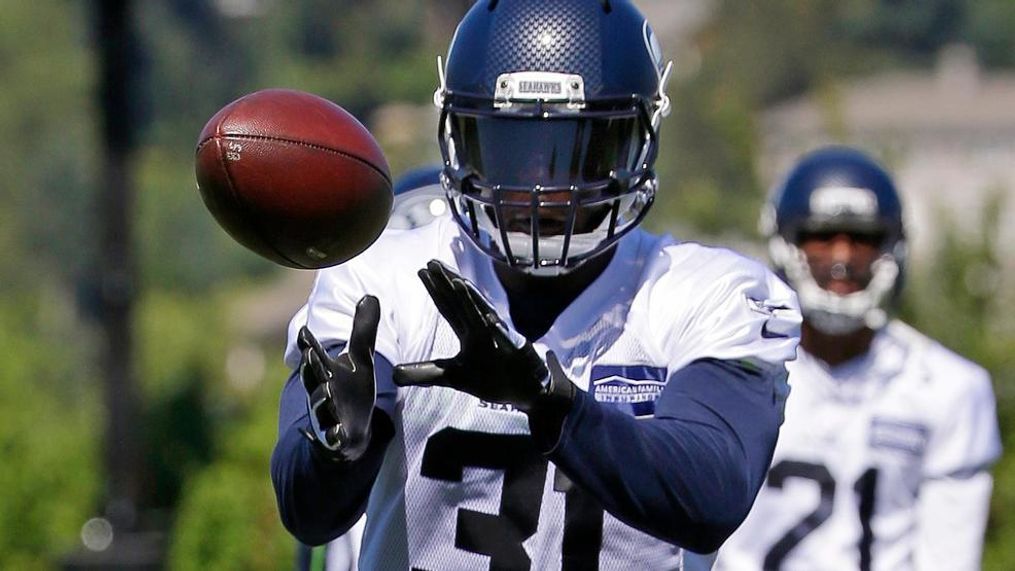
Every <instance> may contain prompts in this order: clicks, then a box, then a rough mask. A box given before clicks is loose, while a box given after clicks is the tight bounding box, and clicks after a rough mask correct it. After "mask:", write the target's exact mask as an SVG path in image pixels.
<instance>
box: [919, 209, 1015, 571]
mask: <svg viewBox="0 0 1015 571" xmlns="http://www.w3.org/2000/svg"><path fill="white" fill-rule="evenodd" d="M1001 207H1002V201H1001V198H1000V195H996V196H995V198H994V199H993V200H991V201H988V203H987V204H986V205H985V207H984V209H983V212H982V224H981V226H980V229H979V231H978V232H975V233H972V234H970V233H963V232H961V231H960V230H959V229H958V228H957V227H956V225H955V222H954V220H952V219H950V218H949V217H947V216H945V215H943V214H942V215H941V219H942V221H941V224H940V225H939V227H940V228H941V233H940V237H939V239H938V245H939V246H938V250H937V252H936V254H935V256H934V258H933V259H932V260H930V261H928V262H924V263H922V264H921V265H920V266H919V267H917V268H914V270H915V271H914V272H913V274H915V275H914V276H913V279H912V283H910V284H909V286H908V287H907V291H906V293H905V297H904V300H905V304H904V307H903V317H904V318H906V319H907V320H908V321H910V322H911V323H912V324H913V325H915V326H916V327H917V328H919V329H920V330H922V331H924V332H925V333H927V334H928V335H930V336H932V337H934V338H935V339H937V340H939V341H941V342H942V343H943V344H944V345H945V346H947V347H949V348H951V349H953V350H955V351H957V352H958V353H959V354H961V355H963V356H965V357H967V358H969V359H972V360H973V361H975V362H977V363H979V364H980V365H982V366H983V367H985V368H986V369H987V370H988V371H989V372H990V374H991V377H992V379H993V381H994V387H995V392H996V393H997V397H998V417H999V422H1000V426H1001V437H1002V441H1003V442H1007V443H1010V442H1011V441H1012V438H1013V437H1015V390H1013V389H1015V329H1013V327H1012V323H1013V322H1015V311H1012V309H1011V308H1012V304H1011V302H1012V301H1013V300H1012V299H1011V291H1012V289H1011V287H1010V284H1009V285H1008V287H1006V285H1005V284H1006V281H1008V280H1010V279H1011V276H1005V275H1004V274H1003V268H1002V266H1001V258H1000V252H999V251H998V245H999V240H998V237H999V235H1000V233H999V231H1000V219H999V214H1000V213H1001V212H1002V211H1003V210H1002V208H1001ZM1005 292H1008V293H1007V294H1006V293H1005ZM994 474H995V487H994V496H993V501H992V505H991V519H990V526H989V528H988V533H987V541H986V545H985V553H984V568H985V569H1011V568H1013V567H1015V545H1013V544H1012V543H1011V542H1010V541H1008V540H1007V539H1008V538H1010V537H1012V534H1015V517H1013V516H1012V513H1013V511H1015V461H1013V456H1012V455H1011V454H1007V455H1005V456H1004V457H1003V458H1002V459H1001V461H1000V462H999V464H998V465H997V466H996V467H995V469H994Z"/></svg>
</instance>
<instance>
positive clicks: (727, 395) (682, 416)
mask: <svg viewBox="0 0 1015 571" xmlns="http://www.w3.org/2000/svg"><path fill="white" fill-rule="evenodd" d="M777 382H784V381H782V380H781V378H780V376H779V375H776V374H773V373H772V372H771V371H769V372H763V371H760V370H757V369H755V368H753V367H749V366H746V365H743V364H740V363H736V362H733V361H721V360H716V359H703V360H699V361H695V362H694V363H691V364H690V365H688V366H687V367H684V368H683V369H681V370H679V371H677V372H675V373H674V374H672V375H671V376H670V379H669V381H668V382H667V386H666V388H665V389H664V391H663V393H662V394H661V395H660V397H659V399H658V400H657V401H656V411H655V415H654V417H652V418H647V419H636V418H634V417H633V416H631V415H630V414H629V413H625V412H623V411H621V410H619V409H616V408H614V407H612V406H611V405H609V404H604V403H599V402H596V401H595V400H594V399H593V398H592V397H590V396H589V395H588V393H585V392H584V391H577V396H576V399H575V401H574V405H573V407H572V409H571V411H570V413H569V414H568V415H567V419H566V420H565V422H564V426H563V429H562V431H561V433H560V439H559V440H557V441H556V443H555V444H556V445H555V446H554V445H553V444H552V443H551V444H550V446H553V450H552V451H551V452H549V454H548V456H549V458H550V459H551V460H552V461H553V462H554V463H555V464H556V465H557V467H558V469H560V470H561V471H563V472H564V474H566V475H567V476H568V477H569V478H570V479H571V480H572V481H573V482H575V483H577V484H578V485H579V486H581V487H583V488H584V489H585V490H586V491H587V492H589V493H591V494H592V495H593V496H594V497H595V498H597V499H598V500H599V501H600V502H601V503H602V505H603V507H604V508H605V509H606V511H608V512H609V513H611V514H613V515H614V516H615V517H617V518H618V519H620V520H621V521H624V522H625V523H627V524H628V525H631V526H633V527H636V528H638V529H641V530H643V531H645V532H646V533H649V534H651V535H653V536H655V537H657V538H659V539H662V540H665V541H669V542H671V543H674V544H677V545H680V546H682V547H685V548H687V549H690V550H692V551H696V552H699V553H709V552H712V551H714V550H716V549H717V548H718V547H719V546H720V545H721V544H722V542H723V541H725V540H726V538H727V537H728V536H729V535H730V534H731V533H733V531H734V530H735V529H736V528H737V527H738V526H739V525H740V524H741V523H742V522H743V520H744V518H746V517H747V513H748V511H750V508H751V505H752V504H753V502H754V498H755V496H756V495H757V493H758V490H759V489H760V487H761V484H762V482H763V481H764V478H765V473H766V472H767V470H768V466H769V464H770V463H771V460H772V452H773V451H774V449H775V443H776V439H777V437H778V433H779V425H780V423H781V421H782V403H781V399H779V398H778V397H777V391H776V383H777ZM534 436H535V437H536V438H537V441H538V440H539V439H540V437H541V436H544V435H540V434H538V433H536V432H535V431H534ZM544 437H545V436H544ZM544 442H548V441H547V440H544ZM548 447H549V446H547V447H546V448H548Z"/></svg>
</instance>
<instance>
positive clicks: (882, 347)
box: [716, 147, 1001, 571]
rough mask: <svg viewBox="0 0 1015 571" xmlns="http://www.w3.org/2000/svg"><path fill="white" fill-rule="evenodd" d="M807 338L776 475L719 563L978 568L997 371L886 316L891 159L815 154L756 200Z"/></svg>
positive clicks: (900, 256) (896, 270) (892, 289)
mask: <svg viewBox="0 0 1015 571" xmlns="http://www.w3.org/2000/svg"><path fill="white" fill-rule="evenodd" d="M762 218H763V225H764V226H767V231H768V235H769V240H770V241H769V244H770V254H771V259H772V262H773V264H774V266H775V267H776V268H777V269H778V271H779V272H780V273H781V274H782V275H784V276H785V277H786V279H787V280H788V281H789V283H790V284H791V285H792V286H793V287H794V288H795V289H796V290H797V292H798V294H799V297H800V305H801V307H802V309H803V313H804V323H803V329H802V336H801V345H800V346H801V349H802V350H801V351H800V352H799V355H798V358H797V360H796V361H794V362H793V363H791V364H790V365H789V370H790V377H789V382H790V385H791V386H792V388H793V391H792V397H790V399H789V403H788V404H787V407H786V422H785V424H784V425H783V427H782V433H781V434H780V436H779V444H778V446H777V448H776V453H775V458H774V460H773V463H772V468H771V470H770V471H769V473H768V479H767V481H766V483H765V485H764V487H763V488H762V491H761V493H760V494H759V496H758V499H757V501H756V502H755V504H754V508H753V510H752V511H751V514H750V515H749V516H748V518H747V521H746V522H745V523H744V525H743V526H742V527H741V528H740V529H739V530H738V531H737V532H736V533H735V534H734V535H733V537H732V538H731V539H730V541H729V542H727V544H726V545H725V546H723V548H722V549H721V550H720V552H719V558H718V562H717V566H716V568H717V569H722V570H724V571H730V570H733V571H753V570H776V569H786V570H790V569H801V570H804V569H805V570H807V571H820V570H823V569H835V570H864V571H868V570H877V569H883V570H892V571H898V570H906V569H919V570H924V569H948V570H950V571H958V570H967V569H979V567H980V556H981V548H982V541H983V533H984V526H985V524H986V520H987V510H988V504H989V500H990V493H991V474H990V472H989V468H990V466H991V464H993V463H994V461H995V460H996V459H997V458H998V456H999V454H1000V452H1001V448H1000V441H999V436H998V427H997V420H996V415H995V409H994V394H993V391H992V388H991V382H990V378H989V377H988V375H987V373H986V371H984V370H983V369H982V368H980V367H979V366H977V365H975V364H973V363H971V362H969V361H967V360H965V359H963V358H962V357H960V356H958V355H956V354H954V353H952V352H951V351H948V350H947V349H945V348H944V347H942V346H941V345H939V344H937V343H935V342H934V341H933V340H931V339H929V338H927V337H926V336H924V335H922V334H920V333H919V332H917V331H915V330H913V329H912V328H910V327H909V326H907V325H906V324H904V323H902V322H900V321H898V320H895V319H892V318H890V316H889V308H890V304H891V302H892V300H893V298H894V297H895V295H896V293H897V292H898V290H899V286H900V284H901V279H902V273H903V269H904V267H905V262H906V242H905V233H904V231H903V216H902V208H901V206H900V201H899V196H898V194H897V192H896V189H895V186H894V184H893V182H892V180H891V178H890V177H889V175H888V173H886V172H885V170H884V169H883V168H882V167H881V166H879V165H878V164H877V163H875V162H874V161H873V160H872V159H870V158H869V157H868V156H866V155H864V154H862V153H860V152H859V151H857V150H854V149H849V148H844V147H826V148H822V149H819V150H816V151H814V152H813V153H811V154H808V155H806V156H805V157H803V158H802V160H800V161H799V163H798V164H797V165H796V166H795V167H794V168H793V169H792V170H791V171H790V172H789V173H788V175H787V176H786V178H785V179H784V181H783V182H782V183H781V184H780V185H778V186H777V188H776V190H775V192H774V193H773V197H772V199H771V202H770V204H769V205H768V206H767V208H766V214H765V215H763V217H762Z"/></svg>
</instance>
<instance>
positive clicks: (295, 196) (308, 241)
mask: <svg viewBox="0 0 1015 571" xmlns="http://www.w3.org/2000/svg"><path fill="white" fill-rule="evenodd" d="M195 171H196V174H197V186H198V189H199V190H200V192H201V198H202V199H203V200H204V204H205V206H207V207H208V210H209V211H211V213H212V215H213V216H214V217H215V219H216V220H217V221H218V223H219V224H220V225H221V226H222V228H224V229H225V231H226V232H228V233H229V235H230V236H232V237H233V238H234V239H235V240H236V241H237V242H239V243H240V244H243V245H244V246H246V247H247V248H249V249H251V250H253V251H254V252H257V253H258V254H260V255H262V256H264V257H266V258H268V259H269V260H271V261H273V262H276V263H279V264H282V265H283V266H288V267H291V268H302V269H317V268H324V267H328V266H333V265H336V264H341V263H342V262H345V261H347V260H349V259H351V258H352V257H354V256H356V255H357V254H359V253H360V252H362V251H363V250H365V249H366V248H367V247H368V246H369V245H370V244H372V243H373V241H374V240H376V239H377V237H378V236H379V235H380V233H381V230H383V229H384V226H385V224H386V223H387V221H388V216H389V215H390V213H391V201H392V193H391V174H390V172H389V168H388V163H387V160H386V159H385V158H384V153H383V152H382V151H381V148H380V146H379V145H378V144H377V141H376V140H375V139H374V137H373V135H371V134H370V132H369V131H367V129H366V128H365V127H364V126H363V125H362V124H361V123H360V122H359V121H357V120H356V118H355V117H353V116H352V115H351V114H349V113H348V112H347V111H346V110H344V109H342V108H341V107H339V106H338V105H336V104H334V103H332V102H331V101H328V100H327V99H324V98H322V97H318V96H316V95H313V94H310V93H305V92H302V91H295V90H290V89H266V90H263V91H257V92H254V93H251V94H249V95H246V96H244V97H241V98H239V99H237V100H236V101H233V102H232V103H230V104H229V105H226V106H225V107H223V108H222V109H221V110H220V111H219V112H218V113H216V114H215V115H214V116H213V117H212V118H211V119H210V120H209V121H208V124H207V125H205V127H204V129H203V130H202V131H201V136H200V137H199V138H198V142H197V153H196V157H195Z"/></svg>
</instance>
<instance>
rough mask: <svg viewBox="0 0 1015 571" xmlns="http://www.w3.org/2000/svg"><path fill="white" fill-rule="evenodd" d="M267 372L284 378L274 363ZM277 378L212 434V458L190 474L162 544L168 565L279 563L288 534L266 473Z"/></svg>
mask: <svg viewBox="0 0 1015 571" xmlns="http://www.w3.org/2000/svg"><path fill="white" fill-rule="evenodd" d="M269 378H271V379H284V378H285V374H284V372H283V371H282V370H280V369H279V368H278V367H276V368H274V370H272V371H271V374H270V376H269ZM279 390H280V384H279V383H278V382H268V383H265V384H264V385H263V386H262V388H261V392H260V393H259V397H260V398H258V399H257V402H256V405H255V406H254V407H253V408H251V409H250V410H249V412H248V414H246V415H245V416H244V417H243V418H242V419H241V420H239V421H238V422H236V423H234V424H232V425H230V426H229V427H228V428H226V429H225V430H223V431H221V432H220V434H219V437H220V440H219V442H218V445H217V454H216V458H217V460H216V462H215V463H214V464H212V465H210V466H209V467H208V468H207V469H205V470H204V471H202V472H201V473H199V474H197V475H196V476H195V477H194V478H191V479H190V480H189V481H188V483H187V490H186V493H185V496H184V499H183V501H182V502H181V504H180V506H179V509H178V512H177V513H178V515H177V520H176V525H175V527H174V533H173V534H172V536H171V542H172V543H171V546H170V550H169V565H168V568H169V569H174V570H189V569H237V570H239V569H243V570H247V569H254V570H256V569H265V570H268V569H286V568H290V567H292V565H293V561H294V557H295V555H294V548H295V546H296V543H295V541H294V540H293V539H292V537H291V536H290V535H289V534H288V532H286V531H285V529H284V528H283V527H282V524H281V522H280V520H279V517H278V511H277V509H276V507H275V496H274V494H273V492H272V489H271V482H270V480H269V478H268V462H269V458H270V454H271V445H272V443H273V442H274V441H275V434H276V427H277V414H278V410H277V402H278V393H279Z"/></svg>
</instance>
